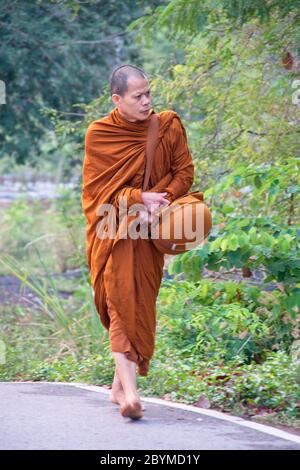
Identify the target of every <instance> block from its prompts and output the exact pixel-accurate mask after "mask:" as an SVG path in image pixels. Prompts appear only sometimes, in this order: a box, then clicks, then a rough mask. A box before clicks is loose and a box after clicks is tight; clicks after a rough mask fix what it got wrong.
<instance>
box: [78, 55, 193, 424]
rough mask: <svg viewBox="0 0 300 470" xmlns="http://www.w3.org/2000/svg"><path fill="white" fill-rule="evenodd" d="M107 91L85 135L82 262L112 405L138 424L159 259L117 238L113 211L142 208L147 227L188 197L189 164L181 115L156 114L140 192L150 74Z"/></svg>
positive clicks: (118, 73) (124, 77)
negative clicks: (102, 110)
mask: <svg viewBox="0 0 300 470" xmlns="http://www.w3.org/2000/svg"><path fill="white" fill-rule="evenodd" d="M110 91H111V99H112V102H113V104H114V105H115V107H114V109H113V110H112V111H110V113H109V114H108V115H107V116H104V117H102V118H100V119H97V120H95V121H93V122H92V123H91V124H90V125H89V126H88V128H87V131H86V136H85V155H84V161H83V172H82V175H83V184H82V208H83V212H84V215H85V218H86V255H87V260H88V266H89V270H90V275H91V284H92V288H93V294H94V302H95V306H96V309H97V312H98V313H99V316H100V320H101V323H102V324H103V326H104V327H105V328H106V329H107V330H108V331H109V340H110V348H111V352H112V355H113V357H114V360H115V365H116V368H115V373H114V379H113V383H112V389H111V395H110V400H111V401H112V402H113V403H116V404H119V405H120V413H121V415H122V416H127V417H130V418H131V419H140V418H141V417H143V414H144V413H143V412H144V411H145V409H144V408H143V407H142V404H141V401H140V397H139V394H138V392H137V388H136V368H138V372H139V375H141V376H146V375H147V374H148V371H149V365H150V359H151V358H152V356H153V353H154V346H155V332H156V299H157V296H158V292H159V288H160V284H161V280H162V274H163V266H164V254H163V253H161V252H159V251H158V250H157V249H156V248H155V246H154V244H153V243H152V241H151V238H150V237H149V238H131V237H127V238H125V237H124V238H122V237H121V236H120V233H119V229H120V219H118V210H120V205H121V201H122V203H123V202H124V201H126V204H127V207H128V210H130V208H131V207H133V205H134V204H141V205H142V206H141V207H142V209H141V210H140V211H139V212H138V217H139V219H138V220H139V221H140V223H141V224H144V223H149V222H151V220H152V215H153V214H154V211H155V210H156V211H157V209H158V208H162V207H163V206H164V205H168V204H170V202H172V201H173V200H174V199H176V198H177V197H179V196H182V195H183V194H185V193H187V192H188V191H189V189H190V187H191V185H192V183H193V179H194V165H193V161H192V156H191V153H190V151H189V148H188V142H187V135H186V131H185V128H184V126H183V124H182V122H181V120H180V117H179V115H178V114H177V113H176V112H175V111H172V110H166V111H161V112H160V113H157V116H158V119H159V135H158V143H157V147H156V150H155V154H154V162H153V167H152V171H151V176H150V180H149V183H148V187H147V188H146V191H143V189H142V186H143V178H144V172H145V165H146V156H145V151H146V141H147V130H148V126H149V122H150V118H151V115H152V114H153V113H154V112H155V111H154V109H153V108H152V107H151V92H150V87H149V81H148V78H147V75H146V74H145V72H144V71H143V70H142V69H140V68H139V67H136V66H134V65H130V64H125V65H122V66H120V67H117V68H116V69H115V70H114V71H113V72H112V74H111V77H110ZM105 204H108V205H110V207H113V208H114V209H115V213H116V214H117V216H116V234H115V237H106V238H105V237H103V236H99V223H100V222H101V221H103V217H104V216H103V213H102V212H101V210H99V209H101V207H104V206H103V205H105ZM100 206H101V207H100ZM105 207H106V206H105ZM99 214H100V215H99ZM119 214H120V213H119Z"/></svg>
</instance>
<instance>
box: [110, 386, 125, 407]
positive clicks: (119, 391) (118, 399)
mask: <svg viewBox="0 0 300 470" xmlns="http://www.w3.org/2000/svg"><path fill="white" fill-rule="evenodd" d="M109 399H110V401H111V402H112V403H115V404H116V405H122V404H123V403H124V402H125V393H124V390H123V388H117V387H114V386H113V387H112V388H111V392H110V396H109Z"/></svg>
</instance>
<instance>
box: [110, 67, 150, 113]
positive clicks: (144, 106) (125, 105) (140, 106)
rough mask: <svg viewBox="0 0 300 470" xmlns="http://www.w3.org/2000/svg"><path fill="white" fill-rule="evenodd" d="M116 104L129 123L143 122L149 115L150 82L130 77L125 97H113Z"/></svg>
mask: <svg viewBox="0 0 300 470" xmlns="http://www.w3.org/2000/svg"><path fill="white" fill-rule="evenodd" d="M112 100H113V102H114V104H115V105H116V106H117V107H118V108H119V111H120V113H121V114H122V116H124V118H125V119H127V120H128V121H132V122H134V121H137V120H139V121H143V120H144V119H146V118H147V117H148V115H149V111H150V107H151V96H150V88H149V83H148V80H146V79H145V78H142V77H134V76H132V77H129V78H128V80H127V91H126V92H125V94H124V96H120V95H117V94H113V95H112Z"/></svg>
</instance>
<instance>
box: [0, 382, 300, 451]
mask: <svg viewBox="0 0 300 470" xmlns="http://www.w3.org/2000/svg"><path fill="white" fill-rule="evenodd" d="M108 394H109V390H108V389H105V388H103V387H96V386H84V384H77V385H74V384H62V383H51V382H0V449H6V450H10V449H19V450H29V449H33V450H37V449H40V450H45V449H50V450H61V449H62V450H70V449H96V450H114V449H119V450H124V449H126V450H137V449H144V450H159V449H161V450H162V449H165V450H166V449H167V450H224V449H233V450H239V449H241V450H246V449H250V450H260V449H267V450H279V449H280V450H281V449H282V450H300V437H298V436H295V435H293V434H290V433H286V432H284V431H281V430H278V429H275V428H271V427H269V426H263V425H260V424H257V423H252V422H249V421H245V420H242V419H241V418H235V417H231V416H228V415H225V414H223V413H218V412H215V411H212V410H201V409H199V408H196V407H193V406H189V405H184V404H176V403H170V402H166V401H165V400H160V399H155V398H144V397H142V402H143V404H144V405H145V408H146V410H145V412H144V417H143V418H142V419H140V420H138V421H132V420H131V419H130V418H124V417H122V416H121V415H120V413H119V407H118V405H115V404H113V403H111V402H110V400H109V398H108Z"/></svg>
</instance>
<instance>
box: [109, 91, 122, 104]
mask: <svg viewBox="0 0 300 470" xmlns="http://www.w3.org/2000/svg"><path fill="white" fill-rule="evenodd" d="M111 99H112V102H113V103H114V104H115V105H118V104H119V102H120V96H119V95H117V94H116V93H113V94H112V95H111Z"/></svg>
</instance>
